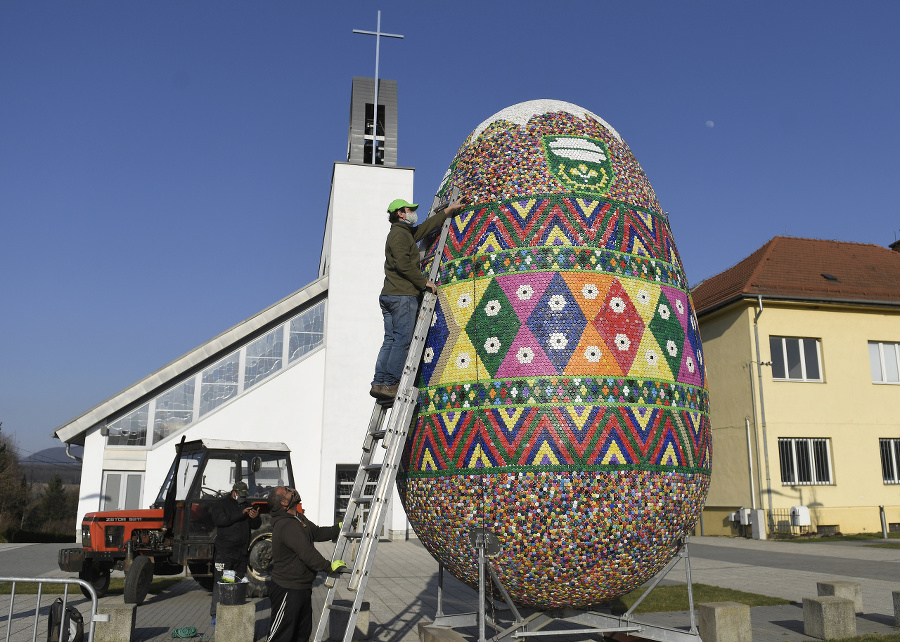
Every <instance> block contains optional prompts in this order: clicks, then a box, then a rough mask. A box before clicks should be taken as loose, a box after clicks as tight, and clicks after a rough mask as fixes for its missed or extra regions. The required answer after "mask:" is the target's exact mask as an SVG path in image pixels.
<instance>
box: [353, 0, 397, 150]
mask: <svg viewBox="0 0 900 642" xmlns="http://www.w3.org/2000/svg"><path fill="white" fill-rule="evenodd" d="M353 33H362V34H365V35H367V36H375V105H374V107H373V110H372V164H373V165H374V164H375V156H376V155H377V152H378V54H379V50H380V47H381V38H382V36H383V37H385V38H401V39H402V38H403V36H401V35H399V34H396V33H382V32H381V11H379V12H378V21H377V23H376V26H375V31H363V30H361V29H354V30H353Z"/></svg>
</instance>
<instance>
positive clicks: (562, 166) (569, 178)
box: [542, 136, 613, 194]
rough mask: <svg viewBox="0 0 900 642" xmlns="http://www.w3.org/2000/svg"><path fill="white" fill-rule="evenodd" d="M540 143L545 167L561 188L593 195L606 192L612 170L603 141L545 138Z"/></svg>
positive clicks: (583, 137) (573, 137)
mask: <svg viewBox="0 0 900 642" xmlns="http://www.w3.org/2000/svg"><path fill="white" fill-rule="evenodd" d="M542 140H543V144H544V157H545V158H546V159H547V165H548V167H549V168H550V170H551V171H552V172H553V175H554V176H556V178H557V179H558V180H559V181H560V182H561V183H562V184H563V185H565V186H566V187H568V188H570V189H574V190H579V191H589V192H593V193H596V194H603V193H605V192H606V191H607V190H608V189H609V186H610V185H611V184H612V181H613V169H612V163H611V162H610V160H609V150H608V149H607V147H606V144H605V143H603V141H600V140H597V139H596V138H587V137H585V136H544V137H543V139H542Z"/></svg>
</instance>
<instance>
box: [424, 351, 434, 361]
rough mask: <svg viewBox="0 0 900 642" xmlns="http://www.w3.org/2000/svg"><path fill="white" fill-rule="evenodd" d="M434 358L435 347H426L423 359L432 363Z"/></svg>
mask: <svg viewBox="0 0 900 642" xmlns="http://www.w3.org/2000/svg"><path fill="white" fill-rule="evenodd" d="M433 359H434V348H431V347H428V348H425V354H424V355H422V360H423V361H424V362H425V363H431V362H432V360H433Z"/></svg>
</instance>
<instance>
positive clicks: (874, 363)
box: [869, 341, 884, 383]
mask: <svg viewBox="0 0 900 642" xmlns="http://www.w3.org/2000/svg"><path fill="white" fill-rule="evenodd" d="M869 368H870V369H871V371H872V381H873V382H875V383H881V382H882V381H884V379H883V378H882V376H881V344H879V343H877V342H874V341H870V342H869Z"/></svg>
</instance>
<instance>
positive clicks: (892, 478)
mask: <svg viewBox="0 0 900 642" xmlns="http://www.w3.org/2000/svg"><path fill="white" fill-rule="evenodd" d="M878 450H879V451H880V452H881V476H882V478H883V479H884V483H885V484H900V439H897V438H896V437H893V438H887V439H879V440H878ZM888 468H890V470H888Z"/></svg>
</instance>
